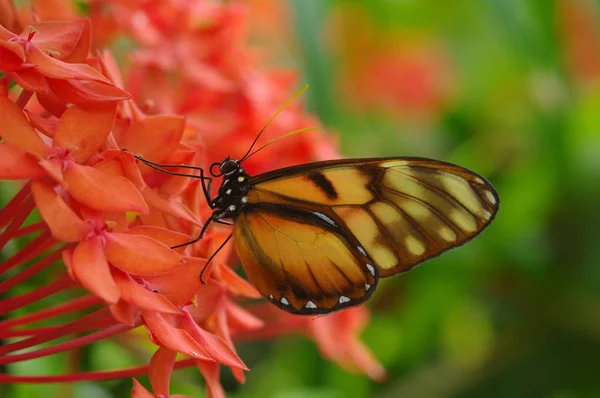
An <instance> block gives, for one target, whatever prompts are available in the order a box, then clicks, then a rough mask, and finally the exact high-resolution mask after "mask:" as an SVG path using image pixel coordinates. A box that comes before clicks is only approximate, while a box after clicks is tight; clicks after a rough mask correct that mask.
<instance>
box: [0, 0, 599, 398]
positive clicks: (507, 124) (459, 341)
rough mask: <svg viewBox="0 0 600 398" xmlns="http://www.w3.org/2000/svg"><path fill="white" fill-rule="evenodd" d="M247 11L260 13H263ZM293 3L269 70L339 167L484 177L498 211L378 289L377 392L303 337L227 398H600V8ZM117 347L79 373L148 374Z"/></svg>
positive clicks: (250, 354) (270, 356)
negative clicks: (367, 165) (441, 164)
mask: <svg viewBox="0 0 600 398" xmlns="http://www.w3.org/2000/svg"><path fill="white" fill-rule="evenodd" d="M250 3H251V4H252V5H253V7H254V8H255V9H254V10H253V12H256V13H260V12H261V7H270V5H269V4H270V3H269V2H266V1H251V2H250ZM287 5H288V16H289V19H290V22H291V24H290V26H287V27H286V28H287V29H286V32H285V33H286V34H285V35H281V37H280V36H279V33H281V32H276V33H275V34H274V35H273V36H277V38H278V39H279V40H283V41H284V45H281V46H278V47H277V48H278V50H277V52H276V53H274V54H271V59H273V60H274V62H276V63H280V64H285V65H289V64H293V65H296V66H297V67H299V68H300V69H301V70H302V74H303V76H304V77H305V79H306V80H307V81H308V83H310V85H311V88H310V90H309V93H308V96H309V106H310V107H311V109H312V110H313V111H315V112H316V113H317V114H318V115H319V117H320V118H321V119H322V120H323V121H324V123H325V124H326V125H327V126H328V127H330V128H332V129H333V130H336V131H337V132H338V133H339V137H340V144H341V148H342V153H343V154H344V156H365V157H366V156H392V155H393V156H423V157H433V158H437V159H440V160H447V161H452V162H455V163H458V164H460V165H462V166H465V167H468V168H470V169H473V170H475V171H477V172H479V173H481V174H482V175H484V176H486V177H487V178H488V179H489V180H490V181H491V182H492V183H493V184H494V185H495V186H496V188H497V189H498V191H499V193H500V196H501V199H502V205H501V209H500V213H499V215H498V217H497V219H496V221H495V222H494V224H493V225H492V226H491V227H490V228H489V229H488V230H486V232H485V233H483V234H482V235H481V236H480V237H478V238H477V239H475V240H474V241H472V242H470V243H469V244H467V245H466V246H465V247H462V248H459V249H456V250H453V251H451V252H449V253H447V254H445V255H443V256H441V257H439V258H436V259H434V260H431V261H429V262H427V263H426V264H425V265H423V266H421V267H418V268H417V269H415V270H413V271H411V272H410V273H408V274H406V275H402V276H398V277H395V278H392V279H389V280H385V281H383V283H382V284H381V287H380V289H379V291H378V292H377V294H376V295H375V296H374V298H373V299H372V300H371V302H370V303H369V306H370V307H371V308H372V310H373V314H372V320H371V324H370V326H369V327H368V329H367V330H366V332H365V333H364V336H363V338H364V339H365V341H366V343H367V345H368V346H369V347H371V349H372V350H373V351H374V353H375V354H376V356H377V357H378V358H379V359H380V360H381V361H382V363H383V364H384V366H385V367H386V368H387V369H388V371H389V379H388V381H387V382H386V383H383V384H377V383H374V382H372V381H370V380H369V379H367V378H366V377H365V376H357V375H353V374H349V373H346V372H344V371H342V370H340V369H339V368H338V367H337V366H336V365H334V364H332V363H329V362H326V361H325V360H323V359H321V357H320V355H319V353H318V352H317V349H316V348H315V347H314V345H313V344H311V343H309V342H308V341H306V340H305V339H303V338H301V337H288V338H284V339H280V340H277V341H274V342H270V343H249V344H242V345H240V346H239V350H240V356H241V357H242V358H243V359H244V361H245V362H246V364H247V365H248V366H249V367H250V368H251V372H250V373H249V374H248V378H247V382H246V384H245V385H243V386H239V385H237V383H236V382H235V381H234V379H233V377H232V376H231V375H230V374H228V373H227V371H225V373H224V375H223V379H224V385H225V387H226V389H227V390H228V393H229V395H230V396H231V397H237V398H246V397H272V398H283V397H285V398H301V397H311V398H338V397H339V398H341V397H350V398H353V397H356V398H358V397H377V398H388V397H389V398H392V397H459V396H460V397H467V398H469V397H547V398H570V397H598V396H600V381H598V377H597V373H596V372H597V371H598V369H600V245H599V244H598V237H599V236H600V235H599V232H598V231H597V230H596V226H598V225H600V210H599V205H598V203H599V200H600V184H599V183H598V181H600V112H599V111H598V109H600V84H599V83H600V69H598V70H596V69H595V66H597V65H595V64H594V60H595V59H596V57H597V56H598V55H595V56H594V54H595V53H600V22H599V21H600V6H599V5H598V3H594V2H593V1H591V0H590V1H588V0H527V1H522V0H483V1H467V0H454V1H451V2H443V3H441V2H439V1H437V0H435V1H434V0H372V1H368V2H366V1H357V0H297V1H288V2H287ZM581 15H584V16H586V18H583V20H582V19H581V18H580V16H581ZM578 18H579V19H578ZM586 24H587V25H586ZM263 29H265V31H268V27H263ZM590 32H591V33H590ZM586 46H587V47H586ZM580 47H581V48H580ZM267 49H268V48H267ZM382 54H384V56H381V55H382ZM580 54H584V55H586V54H587V55H588V56H589V59H588V58H585V57H584V58H583V59H580V58H581V57H580ZM3 189H4V188H3ZM4 194H5V192H3V194H2V196H3V201H4V202H5V200H6V199H7V198H8V197H10V195H4ZM4 196H6V197H4ZM48 272H49V273H50V272H52V269H50V270H49V271H48ZM22 288H23V289H26V288H27V286H26V285H25V286H22ZM120 343H122V344H121V345H116V344H115V343H114V342H102V343H100V344H98V345H97V346H96V347H92V348H89V349H86V350H83V351H82V353H80V355H82V357H81V358H80V359H81V360H83V363H84V366H83V367H84V368H86V367H90V368H91V367H93V368H105V369H106V368H114V367H117V366H128V365H132V364H135V363H139V358H144V360H147V359H148V357H149V354H148V353H147V352H145V351H144V350H140V349H139V347H136V346H135V344H136V343H135V342H134V341H133V340H132V341H121V342H120ZM123 347H125V348H123ZM68 362H69V361H67V363H68ZM18 366H19V367H26V368H27V369H21V368H19V369H16V368H15V369H11V371H14V372H15V373H37V374H40V373H57V372H58V371H59V370H60V369H58V368H57V366H64V365H59V364H58V363H57V362H56V361H54V362H52V363H50V362H48V360H47V359H43V358H42V359H41V360H38V361H30V362H27V363H22V364H19V365H18ZM142 382H143V383H145V385H148V380H147V378H146V379H145V380H144V379H142ZM173 383H174V384H177V386H175V385H174V386H173V390H174V391H175V390H176V391H177V392H179V393H182V394H186V393H187V394H191V395H193V396H202V389H201V383H202V381H201V376H200V375H199V373H198V372H197V370H194V369H190V370H185V371H179V372H176V373H175V375H174V378H173ZM130 385H131V384H130V380H122V381H113V382H105V383H79V384H77V385H76V386H75V387H73V388H75V390H74V391H72V392H73V396H78V397H79V396H86V397H88V398H94V397H109V396H129V395H128V394H129V391H130ZM61 388H64V387H61V386H52V387H50V386H48V385H36V386H29V385H16V386H13V388H12V391H11V392H12V394H11V396H14V397H18V398H20V397H35V396H40V397H42V396H44V397H47V396H61ZM1 392H2V391H1V390H0V393H1Z"/></svg>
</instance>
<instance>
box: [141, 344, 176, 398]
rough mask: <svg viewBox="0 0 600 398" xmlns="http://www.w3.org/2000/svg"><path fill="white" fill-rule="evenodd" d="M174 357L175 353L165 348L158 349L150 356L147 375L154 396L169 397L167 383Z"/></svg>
mask: <svg viewBox="0 0 600 398" xmlns="http://www.w3.org/2000/svg"><path fill="white" fill-rule="evenodd" d="M176 357H177V352H176V351H173V350H170V349H168V348H166V347H159V348H158V350H156V352H155V353H154V355H152V359H150V366H149V368H148V375H149V376H150V384H152V391H154V394H156V395H161V394H162V395H164V396H165V397H168V396H169V383H170V381H171V373H173V366H174V365H175V358H176Z"/></svg>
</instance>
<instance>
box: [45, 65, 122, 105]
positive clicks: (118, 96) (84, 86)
mask: <svg viewBox="0 0 600 398" xmlns="http://www.w3.org/2000/svg"><path fill="white" fill-rule="evenodd" d="M92 69H93V68H92ZM47 81H48V86H49V87H50V90H52V92H53V93H54V94H55V95H56V96H57V97H58V98H60V99H61V100H62V101H64V102H67V103H73V104H78V105H89V104H99V103H103V102H113V101H123V100H126V99H130V98H131V95H129V94H128V93H127V92H126V91H124V90H122V89H120V88H118V87H117V86H115V85H113V84H112V83H106V82H101V81H90V80H59V79H47Z"/></svg>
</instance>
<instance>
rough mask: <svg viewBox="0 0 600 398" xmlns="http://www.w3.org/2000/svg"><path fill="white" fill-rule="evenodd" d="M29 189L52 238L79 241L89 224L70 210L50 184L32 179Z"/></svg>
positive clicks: (87, 229)
mask: <svg viewBox="0 0 600 398" xmlns="http://www.w3.org/2000/svg"><path fill="white" fill-rule="evenodd" d="M31 191H32V193H33V198H34V199H35V203H36V206H37V208H38V209H39V211H40V214H41V215H42V218H43V219H44V221H45V222H46V224H48V228H50V232H52V236H53V237H54V238H56V239H57V240H61V241H63V242H79V241H80V240H82V239H83V238H84V237H85V235H86V234H87V233H88V232H89V231H90V225H89V224H87V223H86V222H85V221H83V220H82V219H81V218H79V217H78V216H77V214H75V212H74V211H73V210H71V208H70V207H69V205H67V204H66V203H65V202H64V201H63V200H62V198H61V197H60V195H58V193H56V191H55V190H54V188H53V187H52V186H51V185H50V184H48V183H46V182H43V181H33V182H32V183H31Z"/></svg>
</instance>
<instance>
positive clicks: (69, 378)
mask: <svg viewBox="0 0 600 398" xmlns="http://www.w3.org/2000/svg"><path fill="white" fill-rule="evenodd" d="M194 365H196V360H195V359H193V358H189V359H182V360H180V361H177V362H175V369H181V368H189V367H190V366H194ZM148 367H149V365H141V366H137V367H135V368H128V369H121V370H112V371H95V372H78V373H69V374H64V375H52V376H17V375H10V374H0V383H63V382H73V381H101V380H116V379H125V378H129V377H136V376H143V375H146V374H148Z"/></svg>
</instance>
